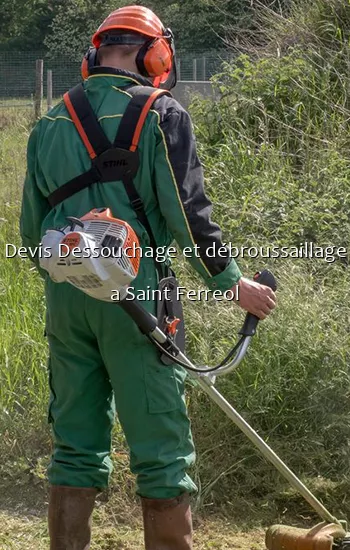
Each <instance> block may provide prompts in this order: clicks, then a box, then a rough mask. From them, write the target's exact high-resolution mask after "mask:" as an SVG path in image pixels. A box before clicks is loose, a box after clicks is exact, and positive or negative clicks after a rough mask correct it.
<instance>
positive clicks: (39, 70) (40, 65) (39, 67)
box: [34, 59, 44, 119]
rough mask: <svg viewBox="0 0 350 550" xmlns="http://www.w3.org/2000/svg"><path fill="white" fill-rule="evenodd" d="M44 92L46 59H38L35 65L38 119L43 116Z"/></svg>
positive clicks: (35, 112) (35, 111)
mask: <svg viewBox="0 0 350 550" xmlns="http://www.w3.org/2000/svg"><path fill="white" fill-rule="evenodd" d="M43 94H44V61H43V60H42V59H37V60H36V67H35V98H34V115H35V118H36V119H38V118H40V117H41V105H42V100H43Z"/></svg>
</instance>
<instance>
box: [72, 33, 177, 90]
mask: <svg viewBox="0 0 350 550" xmlns="http://www.w3.org/2000/svg"><path fill="white" fill-rule="evenodd" d="M122 44H129V45H134V44H135V45H138V44H140V45H141V47H140V50H139V52H138V54H137V57H136V65H137V68H138V70H139V71H140V74H141V75H142V76H145V77H148V78H154V79H155V81H154V83H153V84H154V86H156V87H161V88H164V89H167V90H170V89H171V88H173V87H174V86H175V84H176V80H177V78H176V60H175V47H174V35H173V33H172V31H171V30H170V29H166V30H164V34H163V35H162V36H159V37H156V38H148V37H145V36H144V35H141V34H137V33H129V34H126V33H125V34H122V33H121V32H120V31H119V32H117V33H116V32H109V33H108V32H107V33H106V34H105V35H103V38H102V41H101V46H111V45H122ZM97 51H98V50H97V49H96V48H94V47H90V48H89V49H88V51H87V52H86V54H85V56H84V58H83V61H82V65H81V74H82V77H83V79H84V80H85V79H86V78H88V76H89V74H90V70H91V69H92V67H96V65H98V61H97ZM169 77H171V78H169ZM166 83H167V85H166V87H164V85H165V84H166ZM169 86H170V87H169Z"/></svg>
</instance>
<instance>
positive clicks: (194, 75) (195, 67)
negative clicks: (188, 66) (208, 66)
mask: <svg viewBox="0 0 350 550" xmlns="http://www.w3.org/2000/svg"><path fill="white" fill-rule="evenodd" d="M193 80H194V81H195V82H197V59H194V60H193Z"/></svg>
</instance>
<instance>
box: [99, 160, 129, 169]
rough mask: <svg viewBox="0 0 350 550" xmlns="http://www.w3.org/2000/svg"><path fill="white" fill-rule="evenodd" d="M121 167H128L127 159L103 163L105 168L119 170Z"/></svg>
mask: <svg viewBox="0 0 350 550" xmlns="http://www.w3.org/2000/svg"><path fill="white" fill-rule="evenodd" d="M120 166H128V163H127V161H126V160H125V159H120V160H105V161H104V163H103V168H119V167H120Z"/></svg>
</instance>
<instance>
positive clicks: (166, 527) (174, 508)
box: [141, 493, 192, 550]
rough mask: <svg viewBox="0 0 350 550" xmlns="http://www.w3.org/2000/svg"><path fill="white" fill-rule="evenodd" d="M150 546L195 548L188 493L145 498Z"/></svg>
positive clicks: (177, 549)
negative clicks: (164, 497)
mask: <svg viewBox="0 0 350 550" xmlns="http://www.w3.org/2000/svg"><path fill="white" fill-rule="evenodd" d="M141 502H142V512H143V524H144V536H145V549H146V550H191V549H192V515H191V508H190V504H189V495H188V494H187V493H185V494H183V495H181V496H179V497H176V498H172V499H149V498H142V499H141Z"/></svg>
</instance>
